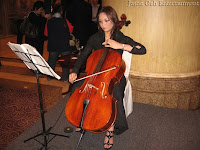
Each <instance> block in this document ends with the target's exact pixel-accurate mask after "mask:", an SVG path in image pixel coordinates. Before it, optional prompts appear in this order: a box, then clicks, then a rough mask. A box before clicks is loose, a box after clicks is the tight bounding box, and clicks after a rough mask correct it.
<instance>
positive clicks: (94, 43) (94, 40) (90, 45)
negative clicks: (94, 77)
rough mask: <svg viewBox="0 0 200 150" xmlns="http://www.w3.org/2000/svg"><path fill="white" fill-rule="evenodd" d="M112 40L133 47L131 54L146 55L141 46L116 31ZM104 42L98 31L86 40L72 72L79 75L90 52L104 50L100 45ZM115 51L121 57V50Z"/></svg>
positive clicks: (102, 34) (101, 34) (101, 33)
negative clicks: (138, 47)
mask: <svg viewBox="0 0 200 150" xmlns="http://www.w3.org/2000/svg"><path fill="white" fill-rule="evenodd" d="M113 39H114V40H115V41H117V42H119V43H123V44H129V45H131V46H132V47H133V49H132V51H131V53H132V54H145V53H146V49H145V47H144V46H143V45H142V44H140V43H137V42H135V41H134V40H133V39H131V38H130V37H128V36H125V35H124V34H123V33H122V32H120V31H117V33H116V36H115V37H114V38H113ZM104 41H105V35H104V33H103V32H101V31H99V32H97V33H95V34H94V35H92V36H91V37H90V38H89V40H88V42H87V44H86V46H85V48H84V49H83V51H82V52H81V54H80V56H79V57H78V60H77V61H76V63H75V65H74V68H73V72H75V73H79V69H80V68H81V66H82V64H83V63H84V62H85V61H86V59H87V58H88V56H89V55H90V54H91V52H92V50H94V51H95V50H98V49H103V48H104V46H103V45H102V43H103V42H104ZM137 45H139V46H141V48H140V49H137V48H136V47H135V46H137ZM116 51H118V52H119V53H120V54H121V55H122V53H123V50H122V49H118V50H116Z"/></svg>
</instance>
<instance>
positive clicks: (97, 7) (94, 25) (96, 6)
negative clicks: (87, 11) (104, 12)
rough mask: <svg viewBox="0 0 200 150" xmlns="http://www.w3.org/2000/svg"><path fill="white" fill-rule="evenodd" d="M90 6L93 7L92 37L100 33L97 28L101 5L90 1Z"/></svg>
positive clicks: (96, 1) (92, 0) (96, 0)
mask: <svg viewBox="0 0 200 150" xmlns="http://www.w3.org/2000/svg"><path fill="white" fill-rule="evenodd" d="M90 4H91V5H92V23H91V35H93V34H94V33H96V32H97V31H98V27H97V14H98V12H99V10H100V8H101V7H100V4H98V0H90Z"/></svg>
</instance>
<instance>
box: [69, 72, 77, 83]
mask: <svg viewBox="0 0 200 150" xmlns="http://www.w3.org/2000/svg"><path fill="white" fill-rule="evenodd" d="M76 78H77V74H76V73H74V72H72V73H70V74H69V82H70V83H72V84H73V83H74V80H76Z"/></svg>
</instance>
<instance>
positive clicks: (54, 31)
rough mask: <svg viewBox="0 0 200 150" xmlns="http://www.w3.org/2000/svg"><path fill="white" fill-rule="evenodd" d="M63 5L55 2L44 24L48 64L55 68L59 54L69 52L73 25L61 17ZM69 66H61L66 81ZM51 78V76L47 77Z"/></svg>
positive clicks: (68, 53) (62, 54) (63, 78)
mask: <svg viewBox="0 0 200 150" xmlns="http://www.w3.org/2000/svg"><path fill="white" fill-rule="evenodd" d="M62 15H63V7H62V6H61V5H60V4H55V5H54V8H53V12H52V17H51V18H50V19H49V20H48V21H47V23H46V26H45V36H47V37H48V38H47V39H48V45H47V50H48V52H49V58H48V64H49V66H50V67H51V68H52V69H53V70H55V67H56V62H57V60H58V57H59V55H61V57H62V56H65V55H70V54H71V48H70V45H69V41H70V33H72V31H73V27H72V26H71V24H70V23H69V21H68V20H66V19H65V18H63V17H62ZM68 76H69V68H67V67H63V68H62V80H63V81H68ZM47 79H48V80H51V77H50V76H48V77H47Z"/></svg>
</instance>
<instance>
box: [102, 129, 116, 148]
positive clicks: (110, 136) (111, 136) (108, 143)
mask: <svg viewBox="0 0 200 150" xmlns="http://www.w3.org/2000/svg"><path fill="white" fill-rule="evenodd" d="M107 132H108V133H109V134H108V135H106V137H107V138H108V141H107V142H106V143H104V145H108V146H109V145H111V147H109V148H104V149H106V150H109V149H111V148H112V147H113V143H110V139H111V138H113V135H114V134H113V133H114V132H113V131H107Z"/></svg>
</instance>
